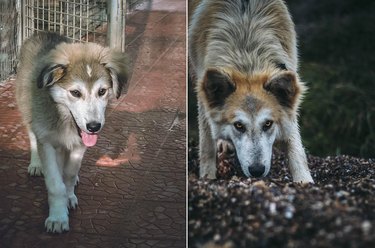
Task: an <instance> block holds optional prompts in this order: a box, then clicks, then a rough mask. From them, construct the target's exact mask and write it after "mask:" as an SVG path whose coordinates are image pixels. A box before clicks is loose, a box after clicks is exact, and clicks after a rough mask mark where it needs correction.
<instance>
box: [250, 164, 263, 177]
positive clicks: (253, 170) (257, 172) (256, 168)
mask: <svg viewBox="0 0 375 248" xmlns="http://www.w3.org/2000/svg"><path fill="white" fill-rule="evenodd" d="M265 169H266V167H265V166H264V165H261V164H255V165H253V166H250V167H249V172H250V174H251V175H252V176H253V177H260V176H262V175H263V174H264V171H265Z"/></svg>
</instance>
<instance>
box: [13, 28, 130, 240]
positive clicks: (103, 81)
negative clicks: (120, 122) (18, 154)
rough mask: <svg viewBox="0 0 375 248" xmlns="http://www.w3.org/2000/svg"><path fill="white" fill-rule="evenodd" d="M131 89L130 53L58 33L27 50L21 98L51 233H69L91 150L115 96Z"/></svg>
mask: <svg viewBox="0 0 375 248" xmlns="http://www.w3.org/2000/svg"><path fill="white" fill-rule="evenodd" d="M126 85H127V71H126V59H125V55H124V54H122V53H120V52H116V51H111V50H110V49H109V48H105V47H102V46H100V45H97V44H94V43H86V44H80V43H70V42H69V40H68V39H66V38H64V37H62V36H59V35H57V34H53V33H40V34H36V35H34V36H32V37H31V38H29V39H28V40H27V41H26V42H25V43H24V45H23V46H22V48H21V53H20V64H19V70H18V74H17V85H16V97H17V103H18V107H19V109H20V112H21V114H22V117H23V120H24V122H25V125H26V127H27V130H28V133H29V138H30V145H31V162H30V165H29V167H28V172H29V174H30V175H41V174H43V175H44V178H45V183H46V186H47V191H48V203H49V216H48V218H47V219H46V221H45V226H46V229H47V231H48V232H57V233H60V232H63V231H67V230H69V219H68V209H69V208H72V209H74V208H76V207H77V204H78V200H77V197H76V195H75V194H74V187H75V185H76V183H77V182H78V171H79V169H80V166H81V161H82V158H83V155H84V153H85V151H86V147H90V146H93V145H95V144H96V142H97V138H98V133H99V132H100V130H102V128H103V125H104V121H105V110H106V106H107V103H108V100H109V98H110V97H111V96H112V95H114V96H116V97H117V98H118V97H119V96H120V94H121V91H122V90H124V89H125V88H126Z"/></svg>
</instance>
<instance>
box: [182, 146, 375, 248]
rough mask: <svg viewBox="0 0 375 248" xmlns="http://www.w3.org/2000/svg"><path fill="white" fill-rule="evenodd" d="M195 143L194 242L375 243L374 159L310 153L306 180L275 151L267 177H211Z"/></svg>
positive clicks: (191, 168) (225, 244)
mask: <svg viewBox="0 0 375 248" xmlns="http://www.w3.org/2000/svg"><path fill="white" fill-rule="evenodd" d="M189 147H190V148H189V183H188V184H189V185H188V186H189V189H188V198H189V200H188V216H189V223H188V228H189V234H188V238H189V247H227V248H229V247H353V248H354V247H375V231H374V228H375V227H374V225H375V222H374V219H375V218H374V217H375V212H374V209H375V198H374V195H375V194H374V193H375V177H374V173H375V160H373V159H359V158H355V157H349V156H337V157H326V158H319V157H314V156H311V155H309V156H308V163H309V167H310V169H311V172H312V176H313V178H314V180H315V184H307V185H299V184H295V183H292V179H291V175H290V173H289V171H288V169H287V166H286V161H285V156H284V154H283V153H281V152H279V151H275V154H274V155H273V162H272V167H271V172H270V174H269V175H268V176H267V177H266V178H263V179H247V178H243V177H241V176H237V175H235V174H236V173H234V172H228V173H231V174H230V175H229V176H228V175H226V176H227V177H229V179H220V178H219V179H217V180H208V179H199V178H198V177H197V174H198V169H199V162H198V158H197V148H196V146H194V144H190V146H189Z"/></svg>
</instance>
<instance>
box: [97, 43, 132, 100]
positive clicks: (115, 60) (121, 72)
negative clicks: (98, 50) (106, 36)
mask: <svg viewBox="0 0 375 248" xmlns="http://www.w3.org/2000/svg"><path fill="white" fill-rule="evenodd" d="M106 52H107V54H106V55H107V56H105V57H104V59H103V61H102V64H103V65H104V67H105V68H106V69H107V70H108V72H109V75H110V76H111V80H112V88H113V93H114V94H115V96H116V98H117V99H118V98H119V97H120V96H121V92H122V91H123V92H125V93H126V92H127V89H128V66H127V59H126V56H125V54H124V53H121V52H119V51H110V50H109V49H108V50H107V51H106Z"/></svg>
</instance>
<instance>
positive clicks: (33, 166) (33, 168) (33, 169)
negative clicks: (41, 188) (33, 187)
mask: <svg viewBox="0 0 375 248" xmlns="http://www.w3.org/2000/svg"><path fill="white" fill-rule="evenodd" d="M27 172H28V173H29V175H30V176H41V175H43V170H42V165H41V164H40V161H39V163H38V162H37V161H31V163H30V164H29V167H28V168H27Z"/></svg>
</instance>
